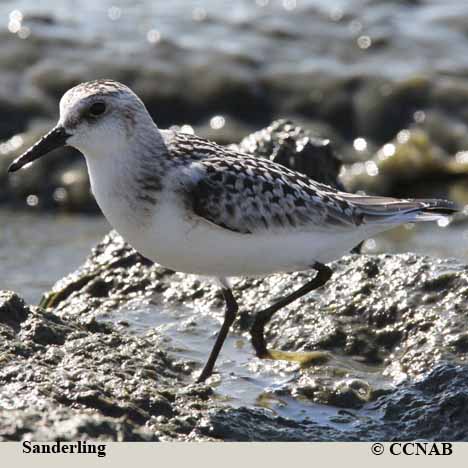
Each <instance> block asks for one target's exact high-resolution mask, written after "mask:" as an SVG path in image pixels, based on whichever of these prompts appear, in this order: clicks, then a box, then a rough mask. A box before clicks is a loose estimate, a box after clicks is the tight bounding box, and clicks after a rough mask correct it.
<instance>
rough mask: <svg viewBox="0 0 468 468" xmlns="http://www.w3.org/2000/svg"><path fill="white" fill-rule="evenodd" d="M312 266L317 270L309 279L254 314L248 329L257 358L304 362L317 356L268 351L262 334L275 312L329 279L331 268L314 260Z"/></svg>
mask: <svg viewBox="0 0 468 468" xmlns="http://www.w3.org/2000/svg"><path fill="white" fill-rule="evenodd" d="M313 268H314V269H315V270H317V274H316V275H315V277H314V278H313V279H312V280H311V281H309V282H308V283H307V284H305V285H304V286H302V287H301V288H299V289H298V290H296V291H294V292H293V293H291V294H289V295H288V296H286V297H283V298H282V299H280V300H279V301H278V302H276V303H275V304H272V305H271V306H270V307H268V308H267V309H264V310H262V311H260V312H258V313H257V315H256V316H255V320H254V324H253V326H252V328H251V330H250V335H251V337H252V345H253V347H254V348H255V353H256V354H257V356H258V357H259V358H264V359H285V360H290V361H300V362H304V361H311V360H313V359H315V358H317V357H319V356H318V354H319V353H315V354H317V356H315V358H314V356H312V354H313V353H312V354H311V355H310V356H309V358H306V357H305V355H304V353H283V352H280V351H274V350H271V351H269V350H268V349H267V347H266V344H265V336H264V331H265V325H266V324H267V323H268V322H269V321H270V320H271V318H272V317H273V314H274V313H275V312H277V311H278V310H280V309H282V308H283V307H285V306H287V305H288V304H291V302H293V301H295V300H296V299H299V298H300V297H302V296H304V294H307V293H308V292H310V291H312V290H314V289H317V288H319V287H320V286H323V285H324V284H325V283H326V282H327V281H328V280H329V279H330V277H331V275H332V270H331V269H330V268H329V267H327V266H326V265H324V264H322V263H318V262H316V263H315V264H314V265H313Z"/></svg>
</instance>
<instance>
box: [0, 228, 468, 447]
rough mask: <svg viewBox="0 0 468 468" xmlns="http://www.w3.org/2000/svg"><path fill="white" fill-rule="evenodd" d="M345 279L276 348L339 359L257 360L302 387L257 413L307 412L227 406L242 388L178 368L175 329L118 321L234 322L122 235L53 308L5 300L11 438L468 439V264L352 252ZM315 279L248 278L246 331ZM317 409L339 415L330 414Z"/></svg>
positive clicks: (60, 287) (192, 327)
mask: <svg viewBox="0 0 468 468" xmlns="http://www.w3.org/2000/svg"><path fill="white" fill-rule="evenodd" d="M332 267H333V269H334V270H335V274H334V276H333V277H332V280H331V281H330V282H329V283H327V285H326V286H325V287H323V288H321V289H320V290H319V291H317V293H316V294H311V295H309V296H307V297H306V298H304V299H302V300H301V301H298V303H297V304H293V305H292V306H291V307H289V308H288V310H287V311H284V312H281V313H280V314H279V315H278V317H276V318H275V319H274V320H273V322H272V324H271V327H270V328H269V330H268V340H269V341H270V343H271V344H272V345H273V346H275V347H278V348H281V349H285V350H286V349H287V350H296V351H297V350H316V349H320V350H326V351H327V352H328V353H329V355H330V359H329V361H328V362H326V363H322V364H317V365H315V366H311V367H308V368H299V366H297V365H295V364H291V363H284V362H283V363H273V364H272V363H270V362H269V361H261V360H258V359H257V358H255V357H254V355H253V353H252V355H251V357H250V361H251V362H250V363H249V364H248V366H249V372H251V374H255V373H256V372H262V368H265V367H268V369H269V372H270V374H271V376H272V380H273V379H274V377H275V374H276V376H279V375H284V373H285V372H286V375H287V376H288V378H287V379H286V380H284V379H282V380H281V384H279V385H276V386H274V387H270V388H268V387H267V388H264V389H262V390H260V391H259V400H258V401H260V399H261V397H263V398H267V397H269V398H272V397H275V398H279V399H283V400H284V401H285V402H287V403H286V404H288V405H293V404H294V402H303V403H305V404H307V405H308V407H309V412H308V413H306V414H302V416H299V417H298V416H297V415H296V416H295V417H290V418H288V417H284V416H281V415H278V414H277V412H276V411H274V410H272V409H269V408H262V407H261V405H258V404H257V405H256V406H255V405H247V406H242V405H238V404H234V405H233V404H232V401H230V400H229V399H227V400H226V399H225V398H223V397H222V389H220V387H219V386H220V383H221V382H222V381H223V379H229V378H234V377H233V376H229V375H226V374H225V373H224V372H222V371H221V373H220V374H219V375H216V376H214V377H213V378H212V379H210V380H209V381H208V382H207V383H206V384H203V385H200V384H194V383H193V382H194V376H195V375H196V372H198V371H199V369H200V367H201V365H202V361H200V360H199V359H180V358H178V357H177V356H176V355H175V353H174V343H172V342H171V339H170V338H168V336H165V335H164V331H163V329H161V328H156V329H149V330H147V331H146V332H145V333H144V334H138V333H134V331H132V328H131V327H129V326H128V324H127V323H125V320H114V321H113V320H112V317H114V318H115V316H116V313H117V312H118V311H119V310H128V311H130V310H131V309H132V307H134V305H135V304H145V306H146V307H149V308H150V310H151V313H154V314H158V313H161V310H162V309H166V310H178V308H179V307H186V308H187V310H188V311H187V314H188V316H189V317H190V324H189V328H188V329H186V330H184V332H183V333H190V334H194V335H199V334H200V335H202V336H203V333H204V330H205V328H206V323H205V322H206V320H207V316H206V315H207V314H208V315H211V316H214V317H219V316H220V315H221V313H222V311H221V310H220V305H221V297H220V295H219V292H218V291H217V290H216V288H215V287H214V286H211V285H209V284H205V283H201V282H200V281H199V279H197V278H194V277H190V276H185V275H181V274H174V273H173V272H171V271H169V270H166V269H163V268H161V267H159V266H157V265H151V264H150V263H149V262H148V261H147V260H146V259H144V258H142V257H141V256H140V255H139V254H138V253H136V252H135V251H134V250H133V249H131V248H130V247H129V246H128V245H126V244H125V243H124V242H123V240H122V239H121V238H120V237H119V236H118V235H117V234H116V233H111V234H109V235H108V236H107V237H106V238H105V239H104V240H103V241H102V242H101V243H100V244H99V245H98V246H97V247H96V248H95V249H94V250H93V252H92V254H91V256H90V257H89V258H88V260H87V261H86V263H85V264H84V265H83V266H82V267H81V268H80V269H78V270H77V271H76V272H74V273H72V274H71V275H69V276H68V277H66V278H64V279H63V280H61V281H59V282H58V283H57V284H56V285H55V287H54V288H53V290H52V291H50V292H49V293H47V294H45V296H44V298H43V300H42V303H41V306H42V307H36V306H30V305H27V304H25V303H24V302H23V300H22V299H21V298H20V297H19V296H18V295H16V294H15V293H12V292H2V293H1V295H0V333H1V336H2V339H1V340H0V356H1V362H2V366H1V368H0V384H1V385H0V402H1V403H2V407H3V409H4V410H3V411H2V414H1V416H0V438H1V439H2V440H21V439H24V438H32V439H41V440H57V439H61V440H72V439H76V438H80V437H81V438H83V437H85V438H89V439H96V440H148V441H156V440H225V441H233V440H241V441H253V440H257V441H261V440H272V441H275V440H278V441H279V440H284V441H287V440H302V441H305V440H315V441H324V440H381V439H385V440H408V439H424V440H468V435H467V434H468V425H467V421H468V418H467V416H468V413H467V408H468V404H467V403H468V397H467V395H468V372H467V371H468V368H467V366H466V362H465V360H466V353H467V350H468V344H467V343H468V324H467V320H466V310H467V309H468V307H467V300H468V266H466V265H462V264H460V263H458V262H456V261H454V260H452V261H451V260H435V259H432V258H429V257H418V256H415V255H411V254H406V255H394V256H391V255H379V256H366V255H359V256H358V255H352V256H348V257H345V258H343V259H342V260H340V261H338V262H335V263H333V264H332ZM306 277H307V275H306V274H305V273H298V274H294V275H275V276H272V277H270V278H266V279H263V280H261V281H260V280H239V281H238V282H237V283H236V284H235V285H234V291H235V293H236V294H237V296H238V297H239V299H240V305H241V310H242V311H243V313H242V314H241V315H240V317H239V319H238V320H237V321H236V323H235V327H234V333H235V334H237V335H238V336H242V335H244V336H247V335H246V330H247V328H248V325H249V323H250V319H251V317H252V311H254V310H258V308H261V307H262V306H263V305H264V304H266V303H268V301H269V300H270V299H271V297H274V296H276V295H280V294H282V293H283V292H285V291H287V290H289V289H290V288H291V287H294V286H295V285H297V284H301V283H302V282H304V281H305V279H306ZM174 320H176V317H175V316H174ZM184 323H186V321H185V320H184ZM186 324H187V323H186ZM206 339H208V340H211V339H213V336H207V338H206ZM201 359H203V358H202V357H201ZM350 363H353V364H352V365H350ZM245 372H247V371H245ZM239 377H240V378H241V379H242V378H243V377H242V375H241V376H236V378H239ZM244 378H245V377H244ZM317 408H330V409H334V410H335V415H334V416H333V417H330V418H326V419H324V418H323V417H318V413H317Z"/></svg>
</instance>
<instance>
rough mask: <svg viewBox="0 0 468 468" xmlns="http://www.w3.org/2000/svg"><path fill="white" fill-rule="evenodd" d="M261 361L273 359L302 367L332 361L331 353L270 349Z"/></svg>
mask: <svg viewBox="0 0 468 468" xmlns="http://www.w3.org/2000/svg"><path fill="white" fill-rule="evenodd" d="M259 357H260V358H261V359H273V360H276V361H289V362H297V363H299V364H300V365H301V367H308V366H313V365H319V364H324V363H326V362H327V361H328V360H329V359H330V357H331V356H330V353H328V352H326V351H297V352H296V351H281V350H277V349H268V350H267V351H266V353H264V354H263V355H262V356H259Z"/></svg>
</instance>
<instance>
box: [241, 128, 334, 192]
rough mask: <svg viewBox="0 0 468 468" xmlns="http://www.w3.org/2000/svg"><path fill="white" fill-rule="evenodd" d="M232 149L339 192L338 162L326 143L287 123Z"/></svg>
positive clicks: (242, 142) (247, 139)
mask: <svg viewBox="0 0 468 468" xmlns="http://www.w3.org/2000/svg"><path fill="white" fill-rule="evenodd" d="M233 146H234V147H235V148H237V149H239V150H240V151H242V152H244V153H249V154H253V155H255V156H257V157H263V158H268V159H270V160H271V161H274V162H277V163H279V164H282V165H283V166H286V167H289V168H291V169H294V170H296V171H299V172H302V173H303V174H306V175H308V176H309V177H311V178H312V179H314V180H317V181H318V182H321V183H324V184H327V185H331V186H334V187H338V188H340V189H342V188H343V186H342V184H341V182H340V181H339V180H338V175H339V172H340V169H341V161H340V159H339V158H338V157H337V156H336V154H335V153H334V151H333V148H332V146H331V143H330V141H328V140H323V139H320V138H317V137H313V136H312V135H310V134H309V133H308V132H306V131H304V129H302V128H301V127H299V126H297V125H295V124H294V123H293V122H291V121H287V120H277V121H275V122H273V123H272V124H271V125H270V126H269V127H267V128H265V129H263V130H260V131H258V132H255V133H253V134H251V135H249V136H247V137H246V138H244V139H243V140H242V141H241V142H240V143H239V145H233Z"/></svg>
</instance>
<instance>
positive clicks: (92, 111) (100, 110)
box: [89, 102, 106, 117]
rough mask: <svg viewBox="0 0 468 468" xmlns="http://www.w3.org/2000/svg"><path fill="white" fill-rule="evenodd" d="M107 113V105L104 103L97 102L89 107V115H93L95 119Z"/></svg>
mask: <svg viewBox="0 0 468 468" xmlns="http://www.w3.org/2000/svg"><path fill="white" fill-rule="evenodd" d="M105 111H106V105H105V104H104V103H103V102H95V103H94V104H91V106H90V107H89V115H92V116H93V117H97V116H98V115H101V114H104V112H105Z"/></svg>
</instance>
